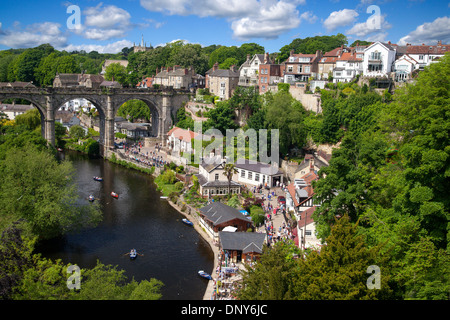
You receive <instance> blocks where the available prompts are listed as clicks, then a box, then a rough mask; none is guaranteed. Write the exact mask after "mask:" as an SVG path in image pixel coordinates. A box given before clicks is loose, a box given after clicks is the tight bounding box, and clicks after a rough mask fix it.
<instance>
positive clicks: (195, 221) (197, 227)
mask: <svg viewBox="0 0 450 320" xmlns="http://www.w3.org/2000/svg"><path fill="white" fill-rule="evenodd" d="M167 201H168V202H169V204H170V205H171V206H172V207H173V208H174V209H175V210H177V211H178V212H179V213H181V214H182V215H183V216H185V217H186V219H188V220H189V221H191V222H193V227H194V229H195V230H196V231H197V233H198V234H199V235H200V236H201V237H202V238H203V239H204V240H205V241H206V242H208V244H209V246H210V247H211V250H212V252H213V254H214V264H213V268H212V270H211V272H210V274H211V276H212V277H213V278H214V272H215V270H216V268H217V266H218V256H219V248H218V247H217V246H216V245H215V244H214V242H213V240H212V239H211V237H210V236H208V235H207V234H206V232H205V230H204V229H203V228H202V227H200V225H199V223H198V216H197V214H196V212H195V209H193V208H192V209H191V210H190V211H191V212H194V214H188V213H186V212H183V211H182V210H181V207H180V206H178V205H177V204H176V203H173V202H172V201H170V200H169V199H167ZM185 211H186V210H185ZM205 271H207V270H205ZM213 292H214V281H209V282H208V286H207V287H206V290H205V294H204V295H203V300H211V296H212V294H213Z"/></svg>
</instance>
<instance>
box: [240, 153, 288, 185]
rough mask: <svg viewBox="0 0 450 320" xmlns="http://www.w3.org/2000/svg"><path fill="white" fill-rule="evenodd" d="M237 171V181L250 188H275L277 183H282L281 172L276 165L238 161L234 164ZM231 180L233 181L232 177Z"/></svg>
mask: <svg viewBox="0 0 450 320" xmlns="http://www.w3.org/2000/svg"><path fill="white" fill-rule="evenodd" d="M235 167H236V169H238V174H237V179H236V180H237V181H238V182H240V183H242V184H246V185H252V186H259V185H262V186H263V187H265V186H267V187H275V186H276V185H277V181H278V182H279V183H281V182H282V178H283V172H281V171H280V169H279V168H278V165H270V164H266V163H261V162H256V161H249V160H244V159H238V160H237V161H236V163H235ZM233 179H235V178H234V177H233Z"/></svg>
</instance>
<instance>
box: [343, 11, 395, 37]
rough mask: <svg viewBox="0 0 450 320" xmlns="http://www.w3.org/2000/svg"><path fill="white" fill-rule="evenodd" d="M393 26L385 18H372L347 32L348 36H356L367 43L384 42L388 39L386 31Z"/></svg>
mask: <svg viewBox="0 0 450 320" xmlns="http://www.w3.org/2000/svg"><path fill="white" fill-rule="evenodd" d="M391 27H392V25H391V24H390V23H389V22H387V21H386V19H385V17H384V16H381V15H380V16H379V18H378V17H377V16H375V15H372V16H370V17H369V18H368V19H367V20H366V22H361V23H357V24H355V25H354V26H353V27H352V28H351V29H349V30H347V32H346V33H347V34H348V35H354V36H356V38H358V39H360V40H366V41H372V42H375V41H384V40H385V39H386V37H387V32H386V30H388V29H390V28H391Z"/></svg>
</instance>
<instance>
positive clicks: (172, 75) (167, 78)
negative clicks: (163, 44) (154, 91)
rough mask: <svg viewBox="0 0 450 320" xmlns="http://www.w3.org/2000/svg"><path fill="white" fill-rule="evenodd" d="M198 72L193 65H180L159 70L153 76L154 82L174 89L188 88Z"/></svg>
mask: <svg viewBox="0 0 450 320" xmlns="http://www.w3.org/2000/svg"><path fill="white" fill-rule="evenodd" d="M195 76H196V73H195V71H194V69H193V68H192V67H190V68H182V67H180V66H178V65H176V66H174V67H167V68H165V69H162V70H161V71H159V72H158V69H157V70H156V75H155V76H154V78H153V84H158V85H162V86H166V87H173V88H174V89H188V88H189V87H190V86H191V85H192V84H193V83H194V80H195V78H196V77H195Z"/></svg>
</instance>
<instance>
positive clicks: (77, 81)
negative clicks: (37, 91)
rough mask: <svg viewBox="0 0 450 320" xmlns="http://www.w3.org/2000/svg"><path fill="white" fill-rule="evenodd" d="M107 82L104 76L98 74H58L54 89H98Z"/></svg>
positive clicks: (54, 81)
mask: <svg viewBox="0 0 450 320" xmlns="http://www.w3.org/2000/svg"><path fill="white" fill-rule="evenodd" d="M103 81H105V79H104V78H103V76H101V75H97V74H83V73H81V74H79V73H57V74H56V76H55V79H54V80H53V87H54V88H71V87H84V88H91V89H97V88H100V85H101V84H102V82H103Z"/></svg>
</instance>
